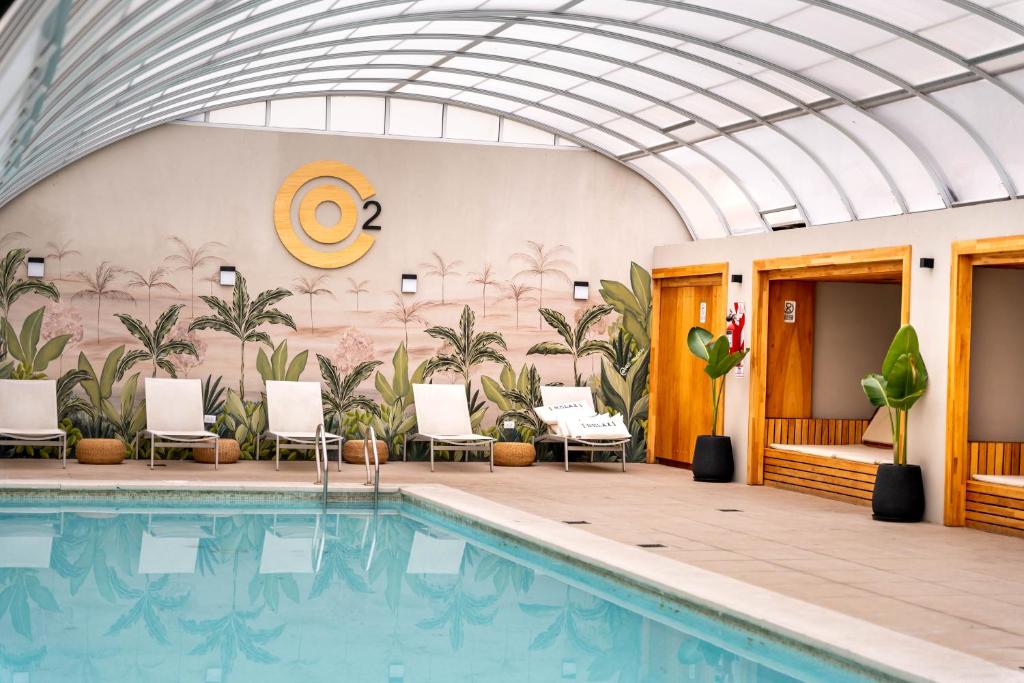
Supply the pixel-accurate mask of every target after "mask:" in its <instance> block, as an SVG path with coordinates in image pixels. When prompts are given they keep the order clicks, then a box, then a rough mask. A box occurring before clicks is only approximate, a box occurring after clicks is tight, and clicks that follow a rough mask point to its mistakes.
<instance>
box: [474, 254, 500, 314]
mask: <svg viewBox="0 0 1024 683" xmlns="http://www.w3.org/2000/svg"><path fill="white" fill-rule="evenodd" d="M469 282H470V284H474V285H480V287H481V290H482V291H481V292H480V301H481V302H482V303H483V309H482V311H483V312H482V316H481V317H484V318H486V317H487V287H488V286H489V285H497V284H498V280H497V279H495V277H494V269H493V268H492V267H491V264H490V263H485V264H484V267H483V268H481V269H480V272H479V273H470V274H469Z"/></svg>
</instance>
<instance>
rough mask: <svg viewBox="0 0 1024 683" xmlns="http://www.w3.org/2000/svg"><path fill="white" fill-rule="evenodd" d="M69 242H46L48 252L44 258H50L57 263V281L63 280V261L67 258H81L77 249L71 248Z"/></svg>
mask: <svg viewBox="0 0 1024 683" xmlns="http://www.w3.org/2000/svg"><path fill="white" fill-rule="evenodd" d="M71 243H72V241H71V240H64V241H63V242H47V243H46V248H47V249H49V250H50V252H49V253H48V254H47V255H46V258H52V259H54V260H56V261H57V279H58V280H63V279H64V259H66V258H67V257H68V256H81V255H82V252H80V251H78V250H77V249H72V248H71Z"/></svg>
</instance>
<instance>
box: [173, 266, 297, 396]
mask: <svg viewBox="0 0 1024 683" xmlns="http://www.w3.org/2000/svg"><path fill="white" fill-rule="evenodd" d="M291 295H292V293H291V292H289V291H288V290H287V289H284V288H281V287H278V288H276V289H268V290H266V291H263V292H260V293H259V294H258V295H257V296H256V298H255V299H251V298H249V290H248V287H247V286H246V282H245V277H244V276H243V275H242V274H241V273H236V274H235V287H234V290H233V292H232V297H231V301H230V302H227V301H225V300H223V299H221V298H219V297H216V296H200V297H199V298H200V299H202V301H203V303H205V304H206V305H207V306H209V307H210V310H211V311H213V314H212V315H203V316H200V317H198V318H196V319H194V320H193V321H192V323H191V324H190V325H189V326H188V329H189V331H190V332H191V331H192V330H214V331H216V332H224V333H225V334H230V335H231V336H232V337H234V338H235V339H237V340H238V341H239V343H240V345H241V353H240V359H241V360H240V365H239V375H238V395H239V396H240V397H243V398H244V397H245V345H246V344H247V343H249V342H256V343H260V344H266V345H267V346H269V347H271V348H273V346H274V344H273V342H271V341H270V336H269V335H268V334H267V333H266V332H264V331H262V330H260V328H261V327H263V326H264V325H284V326H286V327H290V328H291V329H293V330H294V329H296V328H295V321H294V320H293V319H292V317H291V316H290V315H288V314H287V313H283V312H281V311H279V310H278V309H276V308H273V306H274V304H276V303H278V302H279V301H281V300H283V299H286V298H288V297H290V296H291Z"/></svg>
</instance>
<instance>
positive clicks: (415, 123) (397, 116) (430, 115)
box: [388, 98, 444, 138]
mask: <svg viewBox="0 0 1024 683" xmlns="http://www.w3.org/2000/svg"><path fill="white" fill-rule="evenodd" d="M443 109H444V106H443V105H441V104H438V103H436V102H420V101H417V100H405V99H400V98H392V99H391V111H390V113H389V115H388V133H389V134H391V135H410V136H415V137H421V138H439V137H441V130H442V121H441V117H442V113H443Z"/></svg>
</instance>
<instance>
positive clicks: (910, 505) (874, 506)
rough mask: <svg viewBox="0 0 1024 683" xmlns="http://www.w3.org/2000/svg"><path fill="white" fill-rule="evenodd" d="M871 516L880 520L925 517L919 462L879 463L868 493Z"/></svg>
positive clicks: (889, 520)
mask: <svg viewBox="0 0 1024 683" xmlns="http://www.w3.org/2000/svg"><path fill="white" fill-rule="evenodd" d="M871 512H872V513H873V514H872V515H871V516H872V517H874V518H875V519H877V520H879V521H882V522H920V521H921V519H922V518H924V481H923V480H922V478H921V467H920V466H919V465H893V464H891V463H884V464H881V465H879V466H878V475H877V476H876V477H875V490H874V493H872V494H871Z"/></svg>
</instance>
